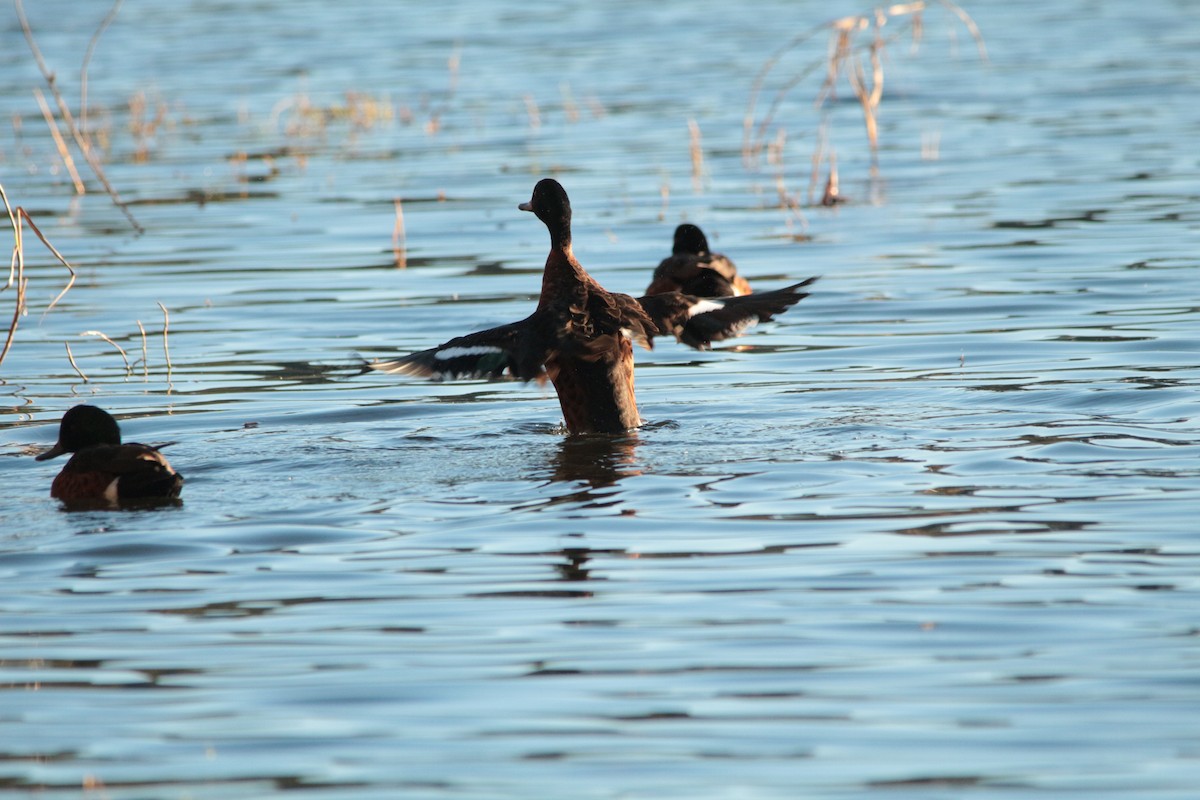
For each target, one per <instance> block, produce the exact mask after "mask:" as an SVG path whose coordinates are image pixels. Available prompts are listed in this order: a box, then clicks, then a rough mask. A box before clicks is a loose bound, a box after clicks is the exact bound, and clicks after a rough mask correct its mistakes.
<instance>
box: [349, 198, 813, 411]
mask: <svg viewBox="0 0 1200 800" xmlns="http://www.w3.org/2000/svg"><path fill="white" fill-rule="evenodd" d="M518 208H520V209H521V210H522V211H532V212H533V213H534V214H536V215H537V217H538V219H540V220H541V221H542V222H543V223H544V224H545V225H546V228H547V230H548V231H549V232H550V253H549V255H547V257H546V266H545V270H544V272H543V273H542V291H541V295H540V296H539V298H538V305H537V308H536V309H535V310H534V312H533V313H532V314H531V315H529V316H528V317H526V318H525V319H523V320H521V321H520V322H514V323H510V324H508V325H501V326H499V327H496V328H491V329H488V330H485V331H480V332H478V333H472V334H468V335H466V336H459V337H457V338H455V339H451V340H450V341H448V342H446V343H445V344H442V345H439V346H438V347H434V348H431V349H429V350H424V351H421V352H419V353H413V354H412V355H408V356H404V357H402V358H399V359H395V360H389V361H375V362H371V363H369V364H368V366H369V367H371V368H373V369H378V370H382V371H384V372H391V373H400V374H408V375H416V376H420V377H428V378H437V379H447V378H461V377H487V378H499V377H502V376H504V375H506V374H507V375H509V376H511V377H514V378H518V379H520V380H525V381H528V380H534V379H543V378H549V380H550V381H551V383H553V384H554V389H555V391H556V392H557V394H558V400H559V405H560V406H561V407H562V412H563V419H564V420H565V421H566V425H567V430H568V431H569V432H571V433H620V432H623V431H626V430H629V429H630V428H635V427H637V426H638V425H640V424H641V418H640V417H639V416H638V410H637V401H636V399H635V396H634V390H633V384H634V379H633V344H634V343H635V342H636V343H637V344H640V345H642V346H643V347H646V348H650V347H652V346H653V342H654V337H655V336H657V335H672V336H675V337H676V338H677V339H679V340H680V341H682V342H684V343H685V344H688V345H690V346H692V347H695V348H697V349H705V348H707V347H708V346H709V345H710V343H711V342H713V341H719V340H721V339H725V338H727V337H729V336H735V335H737V334H739V333H741V331H742V330H744V329H745V328H746V327H747V326H748V325H752V324H754V323H755V322H758V321H761V320H768V319H771V317H772V316H773V315H775V314H778V313H780V312H782V311H784V310H785V309H787V308H788V307H789V306H791V305H793V304H795V303H797V302H799V301H800V300H802V299H803V298H805V297H807V296H808V295H807V293H806V292H801V291H799V290H800V289H801V288H803V287H804V286H807V285H808V284H810V283H811V282H812V281H813V280H815V278H810V279H809V280H807V281H804V282H802V283H798V284H795V285H793V286H789V287H787V288H784V289H778V290H776V291H774V292H766V293H762V294H757V295H751V296H747V297H729V298H716V299H701V298H699V297H694V296H691V295H686V294H680V293H678V292H670V293H666V294H659V295H654V296H647V297H641V298H636V299H635V298H633V297H630V296H629V295H627V294H619V293H616V292H609V291H607V290H605V289H604V287H602V286H601V285H600V284H599V283H597V282H596V281H595V280H593V279H592V277H591V276H590V275H588V273H587V271H586V270H584V268H583V267H582V266H581V265H580V263H579V262H578V261H577V260H576V259H575V255H574V253H573V252H572V249H571V203H570V200H569V199H568V198H567V193H566V191H564V190H563V188H562V186H560V185H559V183H558V182H557V181H555V180H552V179H549V178H547V179H544V180H542V181H539V182H538V184H537V186H535V187H534V190H533V197H532V198H531V199H530V200H529V202H527V203H522V204H521V205H520V206H518Z"/></svg>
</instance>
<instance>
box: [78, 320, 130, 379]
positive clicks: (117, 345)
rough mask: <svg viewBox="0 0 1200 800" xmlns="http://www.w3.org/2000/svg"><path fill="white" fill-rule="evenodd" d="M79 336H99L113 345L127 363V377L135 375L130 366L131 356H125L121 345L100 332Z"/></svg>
mask: <svg viewBox="0 0 1200 800" xmlns="http://www.w3.org/2000/svg"><path fill="white" fill-rule="evenodd" d="M79 335H80V336H97V337H99V338H101V339H103V340H104V341H106V342H108V343H109V344H111V345H112V346H113V347H115V348H116V350H117V352H118V353H120V354H121V359H122V360H123V361H124V362H125V374H126V375H132V374H133V367H131V366H130V365H129V356H127V355H126V354H125V348H123V347H121V345H119V344H117V343H116V342H114V341H113V340H112V339H110V338H109V337H108V336H106V335H105V334H103V333H101V332H100V331H84V332H83V333H81V334H79Z"/></svg>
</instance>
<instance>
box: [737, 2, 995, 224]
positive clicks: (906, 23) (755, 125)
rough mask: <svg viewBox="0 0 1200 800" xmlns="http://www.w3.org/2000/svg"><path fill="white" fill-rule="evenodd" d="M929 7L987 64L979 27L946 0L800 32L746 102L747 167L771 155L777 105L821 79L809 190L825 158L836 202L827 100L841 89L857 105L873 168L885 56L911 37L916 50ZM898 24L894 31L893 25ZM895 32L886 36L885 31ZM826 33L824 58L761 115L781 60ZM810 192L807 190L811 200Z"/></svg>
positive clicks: (762, 73) (778, 92)
mask: <svg viewBox="0 0 1200 800" xmlns="http://www.w3.org/2000/svg"><path fill="white" fill-rule="evenodd" d="M930 5H933V6H936V7H939V8H942V9H944V10H947V11H949V12H950V13H951V14H952V15H953V16H954V17H955V18H956V19H957V20H958V22H959V23H961V24H962V25H963V26H964V27H965V28H966V29H967V30H968V31H969V32H970V34H971V36H972V37H973V38H974V39H975V42H976V45H977V46H978V49H979V55H980V58H981V59H982V60H983V61H986V60H987V48H986V46H985V45H984V41H983V36H982V34H981V33H980V31H979V27H978V26H977V25H976V24H975V22H974V20H972V19H971V17H970V15H968V14H967V12H966V11H964V10H963V9H962V8H960V7H959V6H957V5H955V4H954V3H952V2H949V0H937V2H935V3H926V2H923V0H918V2H911V3H900V4H895V5H891V6H886V7H879V8H876V9H875V10H873V11H871V12H868V13H863V14H854V15H851V16H847V17H841V18H840V19H835V20H833V21H832V22H826V23H822V24H820V25H816V26H814V27H812V28H809V29H808V30H806V31H803V32H801V33H800V34H798V35H797V36H795V37H793V38H792V39H791V40H789V41H788V42H787V43H785V44H784V45H783V46H782V47H780V48H779V49H778V50H776V51H775V52H774V53H773V54H772V55H771V56H770V57H768V58H767V59H766V61H765V62H764V63H763V66H762V68H761V69H760V70H759V73H758V75H757V76H756V77H755V78H754V81H753V83H752V85H751V89H750V99H749V102H748V103H747V109H746V115H745V118H744V119H743V125H742V159H743V162H744V163H745V164H746V166H747V167H754V166H755V165H756V164H757V163H758V160H759V159H760V157H761V156H762V152H763V150H764V148H766V149H768V151H769V148H770V146H769V144H768V132H769V131H770V129H771V128H772V126H773V125H774V124H775V120H776V117H777V115H778V113H779V109H780V105H781V104H782V102H783V101H784V99H785V98H786V97H787V96H788V95H789V94H791V92H792V91H793V90H794V89H796V88H797V87H798V86H800V85H801V84H803V83H805V81H808V80H809V79H810V78H812V79H814V80H815V76H817V75H818V74H823V78H822V79H821V82H820V84H819V86H818V87H817V88H816V92H815V97H814V100H813V105H814V107H815V109H816V110H817V111H819V112H821V113H822V115H823V116H824V119H823V121H822V123H821V132H822V134H823V135H822V136H820V137H819V138H818V145H817V153H816V154H815V155H814V177H813V180H812V185H813V186H815V185H817V184H818V182H819V180H818V178H817V174H818V173H819V171H820V163H821V162H822V160H824V158H825V154H826V153H828V154H829V158H830V177H829V180H828V181H827V182H826V192H825V195H824V197H825V200H830V199H831V198H833V202H838V200H837V198H839V197H840V195H838V194H837V173H836V166H834V165H835V164H836V161H835V160H833V155H832V154H833V149H832V148H831V147H829V145H828V141H827V138H828V134H827V129H828V124H827V123H828V118H827V116H828V113H829V107H830V101H831V100H833V99H835V98H836V97H837V93H838V87H839V86H840V85H842V84H845V85H846V86H848V87H849V89H850V91H851V92H852V93H853V95H854V97H855V99H857V100H858V106H859V109H860V110H861V113H862V119H863V130H864V132H865V134H866V137H867V143H868V146H869V148H870V151H871V158H872V163H873V165H874V163H875V162H876V160H877V157H878V150H879V122H878V118H879V107H880V104H881V102H882V100H883V97H884V93H883V87H884V79H885V69H884V65H885V55H886V53H887V48H888V45H889V44H891V43H892V42H894V41H897V40H898V39H900V38H901V37H904V36H911V37H912V42H913V48H914V50H915V49H916V47H917V45H918V44H919V42H920V41H921V38H922V36H923V33H924V29H925V23H924V15H925V12H926V11H927V10H928V8H929V7H930ZM897 23H898V26H897ZM889 25H891V26H893V27H894V28H896V29H895V31H894V32H892V33H889V34H887V35H885V31H886V29H887V28H888V26H889ZM821 34H825V35H826V36H827V37H828V39H827V46H826V52H825V54H824V56H822V57H820V58H817V59H814V60H812V61H810V62H809V63H808V64H807V65H805V66H804V67H803V68H801V69H799V70H798V71H796V72H795V73H793V74H792V75H791V76H790V77H788V78H786V79H784V80H783V81H782V82H780V83H779V85H778V86H776V87H775V89H774V93H773V95H772V97H771V100H770V102H769V103H768V104H767V105H766V109H765V110H764V111H762V112H761V113H760V111H759V100H760V97H761V96H762V95H763V94H764V93H765V91H766V88H767V84H768V80H769V79H770V78H771V76H772V73H773V72H774V71H775V70H776V67H777V66H779V64H780V63H781V61H782V60H783V58H784V57H785V56H786V55H788V54H789V53H790V52H791V51H793V50H795V49H797V48H799V47H801V46H802V45H805V44H807V43H809V42H810V41H811V40H813V39H814V38H816V37H818V36H820V35H821ZM811 193H812V189H811V187H810V195H811Z"/></svg>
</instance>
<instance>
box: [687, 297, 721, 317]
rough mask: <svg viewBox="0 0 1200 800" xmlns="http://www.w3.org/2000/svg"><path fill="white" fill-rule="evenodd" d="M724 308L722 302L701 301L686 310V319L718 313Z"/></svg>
mask: <svg viewBox="0 0 1200 800" xmlns="http://www.w3.org/2000/svg"><path fill="white" fill-rule="evenodd" d="M724 307H725V303H724V301H722V300H701V301H700V302H699V303H696V304H695V305H694V306H692V307H690V308H689V309H688V319H691V318H692V317H694V316H696V315H697V314H707V313H708V312H710V311H719V310H720V309H722V308H724Z"/></svg>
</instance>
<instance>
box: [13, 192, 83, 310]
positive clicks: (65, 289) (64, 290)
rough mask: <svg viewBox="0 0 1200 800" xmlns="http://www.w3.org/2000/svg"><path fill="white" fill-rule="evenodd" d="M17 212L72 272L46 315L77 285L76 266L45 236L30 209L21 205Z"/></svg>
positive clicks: (47, 247)
mask: <svg viewBox="0 0 1200 800" xmlns="http://www.w3.org/2000/svg"><path fill="white" fill-rule="evenodd" d="M17 214H18V215H20V217H21V218H22V219H24V220H25V222H26V223H28V225H29V227H30V228H31V229H32V230H33V232H34V233H35V234H37V237H38V239H40V240H41V241H42V244H44V245H46V249H47V250H49V251H50V252H51V253H53V254H54V257H55V258H57V259H58V262H59V263H60V264H62V265H63V266H64V267H66V268H67V272H70V273H71V277H70V278H69V279H68V280H67V285H66V286H64V287H63V288H62V291H61V292H59V293H58V294H57V295H56V296H55V298H54V299H53V300H51V301H50V305H48V306H46V310H45V311H43V312H42V316H43V317H45V316H46V315H47V314H49V313H50V310H51V309H52V308H54V307H55V306H56V305H58V301H59V300H62V299H63V297H65V296H66V294H67V292H69V291H71V287H72V286H74V285H75V277H76V276H75V268H74V267H72V266H71V265H70V264H69V263H68V262H67V260H66V259H65V258H63V255H62V253H60V252H58V249H57V248H55V246H54V245H52V244H50V240H49V239H47V238H46V237H45V235H44V234H43V233H42V231H41V229H40V228H38V226H37V223H35V222H34V221H33V217H31V216H29V212H28V211H26V210H25V209H23V208H21V207H20V206H17Z"/></svg>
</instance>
